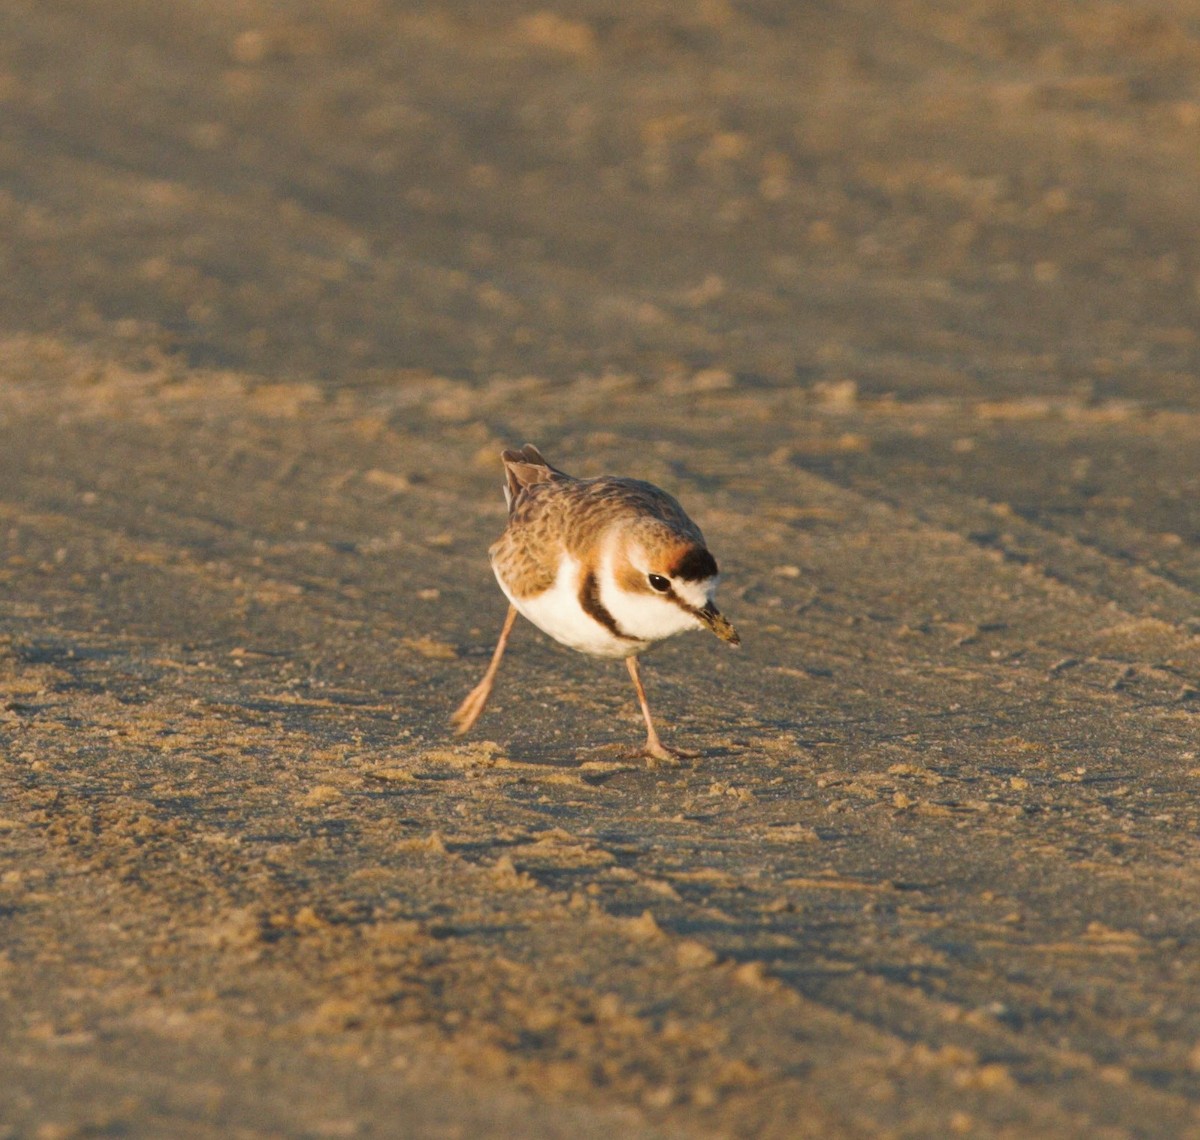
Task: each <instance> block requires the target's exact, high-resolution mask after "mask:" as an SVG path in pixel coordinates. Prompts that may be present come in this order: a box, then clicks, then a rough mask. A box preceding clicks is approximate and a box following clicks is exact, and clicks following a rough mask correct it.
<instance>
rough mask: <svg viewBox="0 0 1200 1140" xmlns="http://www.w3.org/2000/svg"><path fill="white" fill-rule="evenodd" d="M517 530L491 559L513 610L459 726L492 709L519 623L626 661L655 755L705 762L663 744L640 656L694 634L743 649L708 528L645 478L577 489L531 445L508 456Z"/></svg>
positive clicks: (594, 482)
mask: <svg viewBox="0 0 1200 1140" xmlns="http://www.w3.org/2000/svg"><path fill="white" fill-rule="evenodd" d="M501 459H502V460H503V462H504V472H505V476H506V482H505V486H504V497H505V499H506V500H507V501H508V525H507V526H506V527H505V529H504V533H503V534H502V535H501V536H500V539H499V540H498V541H497V542H495V543H493V544H492V546H491V548H490V549H489V551H488V555H489V557H490V558H491V560H492V570H493V571H494V572H495V575H496V581H497V582H499V583H500V589H502V590H503V591H504V593H505V595H506V597H507V598H508V600H509V603H510V604H509V607H508V615H507V616H506V617H505V619H504V628H503V629H501V631H500V640H499V641H498V642H497V644H496V651H495V653H493V654H492V661H491V664H490V665H489V666H488V668H487V672H486V673H484V675H483V679H482V680H481V681H480V682H479V684H478V685H476V686H475V688H474V689H472V690H471V692H470V693H468V694H467V698H466V700H464V701H463V703H462V704H461V705H459V707H458V709H457V710H456V711H455V713H454V715H453V717H451V720H452V722H453V723H454V726H455V729H456V731H457V732H458V733H459V734H460V735H461V734H462V733H464V732H466V731H467V730H468V729H469V728H470V727H471V726H472V725H473V724H474V723H475V722H476V721H477V720H478V719H479V716H480V714H481V713H482V712H483V710H484V706H485V705H486V704H487V701H488V697H489V696H490V695H491V692H492V685H493V684H494V683H495V680H496V672H497V670H498V669H499V668H500V659H501V658H502V657H503V656H504V647H505V646H506V645H507V644H508V637H509V634H510V633H511V632H512V627H513V623H514V622H515V621H516V618H517V614H518V613H519V614H522V615H524V616H525V617H527V618H528V619H529V620H530V621H531V622H533V624H534V625H536V626H537V627H538V629H540V630H541V631H542V632H543V633H548V634H549V635H550V636H551V637H552V638H554V640H555V641H560V642H562V644H563V645H568V646H570V647H571V648H572V649H577V650H579V652H580V653H590V654H592V655H593V656H596V657H624V658H625V664H626V665H627V666H628V668H629V676H630V677H631V678H632V679H633V686H634V688H635V689H636V690H637V697H638V703H639V704H640V705H641V707H642V716H643V717H645V719H646V749H645V750H646V753H647V754H648V755H649V756H651V757H654V758H655V759H658V760H668V759H671V758H672V757H674V756H686V755H695V753H685V752H682V751H680V750H677V749H670V748H667V747H666V745H664V744H663V742H662V741H661V740H659V738H658V733H657V732H656V731H655V729H654V722H653V721H652V720H651V719H650V706H649V705H648V704H647V703H646V690H645V689H644V688H643V687H642V678H641V674H640V673H639V671H638V654H640V653H643V652H645V651H646V650H647V649H649V648H650V647H651V646H652V645H654V644H655V643H656V642H659V641H663V640H664V639H666V638H668V637H673V636H674V635H675V634H677V633H682V632H683V631H684V630H688V629H710V630H712V632H713V633H715V634H716V635H717V636H718V637H719V638H720V639H721V640H722V641H727V642H729V644H730V645H737V644H739V642H740V639H739V637H738V635H737V631H736V630H735V629H734V628H733V626H732V625H730V624H729V622H728V621H727V620H726V619H725V618H724V617H723V616H722V615H721V613H720V611H719V610H718V609H717V607H716V606H715V605H713V594H714V593H715V592H716V589H717V580H718V574H717V563H716V560H715V559H714V558H713V556H712V555H711V554H710V553H709V552H708V547H706V546H705V545H704V536H703V535H702V534H701V533H700V528H699V527H698V526H696V524H695V523H694V522H692V520H691V519H689V518H688V517H687V515H686V514H685V513H684V510H683V508H682V507H681V506H680V505H679V504H678V503H677V502H676V501H675V500H674V499H673V498H672V497H671V496H670V495H668V494H667V493H666V491H661V490H659V488H657V487H655V486H654V485H653V484H651V483H643V482H642V481H641V480H639V479H618V478H616V477H614V476H611V475H603V476H601V477H600V478H598V479H576V478H574V477H573V476H571V475H567V474H565V473H564V472H562V471H559V470H558V469H557V468H554V467H551V466H550V464H549V463H547V462H546V461H545V459H543V458H542V455H541V452H539V451H538V449H537V448H536V447H534V446H533V445H532V444H529V443H527V444H526V445H525V446H524V447H523V448H521V450H520V451H505V452H504V453H503V454H502V455H501Z"/></svg>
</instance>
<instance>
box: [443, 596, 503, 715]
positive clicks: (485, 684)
mask: <svg viewBox="0 0 1200 1140" xmlns="http://www.w3.org/2000/svg"><path fill="white" fill-rule="evenodd" d="M516 620H517V607H516V606H511V605H510V606H509V607H508V614H507V615H506V616H505V618H504V628H503V629H501V630H500V640H499V641H497V642H496V651H495V652H494V653H493V654H492V661H491V664H490V665H488V667H487V672H486V673H484V675H483V678H482V680H480V682H479V684H478V685H476V686H475V688H473V689H472V690H471V691H470V692H469V693H468V694H467V695H466V698H465V699H464V700H463V703H462V704H461V705H459V706H458V708H457V709H455V710H454V714H453V715H452V716H451V717H450V722H451V723H452V724H453V725H454V733H455V735H456V736H462V734H463V733H464V732H467V731H469V730H470V728H471V726H472V725H473V724H474V723H475V722H476V721H477V720H478V719H479V717H480V715H481V714H482V713H483V710H484V709H485V708H486V707H487V703H488V697H490V696H491V695H492V685H493V684H495V681H496V673H497V671H498V670H499V668H500V658H501V657H503V656H504V647H505V646H506V645H507V644H508V635H509V634H510V633H512V627H513V622H515V621H516Z"/></svg>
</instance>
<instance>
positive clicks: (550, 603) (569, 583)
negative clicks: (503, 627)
mask: <svg viewBox="0 0 1200 1140" xmlns="http://www.w3.org/2000/svg"><path fill="white" fill-rule="evenodd" d="M603 578H604V576H602V577H601V594H600V596H601V598H602V599H604V597H605V594H604V586H603ZM581 579H582V567H581V566H580V564H579V563H578V562H577V561H576V560H575V559H574V558H572V557H571V556H570V555H569V554H564V555H563V558H562V561H561V562H560V563H559V564H558V573H557V574H556V575H555V578H554V585H553V586H551V587H550V589H548V590H545V591H543V592H542V593H540V594H538V595H537V596H536V597H532V598H518V597H514V596H513V595H512V594H511V593H510V592H509V590H508V587H507V586H506V585H505V584H504V582H503V581H502V580H501V578H500V576H499V575H498V574H497V575H496V581H497V582H499V583H500V589H502V590H503V591H504V593H505V595H506V596H507V598H508V600H509V601H510V602H512V604H513V605H514V606H516V607H517V612H518V613H520V614H521V615H522V616H523V617H526V618H528V619H529V620H530V621H531V622H533V624H534V625H536V626H537V627H538V629H540V630H541V631H542V632H543V633H547V634H549V635H550V636H551V637H552V638H554V640H555V641H559V642H561V643H562V644H563V645H567V646H569V647H570V648H571V649H576V650H578V651H579V652H580V653H590V654H592V655H593V656H596V657H628V656H630V654H633V653H640V652H641V651H642V650H643V649H646V648H647V647H648V645H649V644H650V642H651V641H653V640H657V639H656V638H648V639H646V640H644V641H643V640H638V641H630V640H628V639H627V638H623V637H616V636H615V635H614V634H612V633H611V632H610V631H609V630H608V629H606V628H605V627H604V626H603V625H602V624H601V623H600V622H598V621H597V620H596V619H595V618H593V617H592V616H591V615H590V614H589V613H587V611H586V610H584V608H583V606H581V605H580V604H579V586H580V581H581ZM610 612H612V613H613V616H614V617H616V618H617V621H618V623H620V621H621V619H620V617H619V616H618V615H617V614H616V613H615V611H613V610H612V609H611V607H610ZM681 616H685V615H682V613H681ZM620 628H621V629H625V626H624V625H620ZM628 632H629V633H636V632H638V631H637V630H634V629H629V630H628Z"/></svg>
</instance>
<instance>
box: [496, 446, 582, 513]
mask: <svg viewBox="0 0 1200 1140" xmlns="http://www.w3.org/2000/svg"><path fill="white" fill-rule="evenodd" d="M500 458H501V460H502V461H503V463H504V478H505V483H504V499H505V501H506V502H507V503H508V509H509V510H512V506H513V503H515V502H516V501H517V496H518V495H519V494H520V493H521V492H522V491H523V490H525V488H526V487H532V486H534V485H535V484H537V483H552V482H554V480H555V479H569V478H570V476H569V475H568V474H567V473H566V472H565V471H560V470H559V469H558V468H557V467H551V466H550V464H549V463H547V462H546V460H545V459H543V458H542V453H541V452H540V451H538V449H537V448H536V447H534V446H533V444H532V443H527V444H526V445H525V446H524V447H522V448H521V449H520V450H519V451H513V450H508V451H504V452H502V453H501V455H500Z"/></svg>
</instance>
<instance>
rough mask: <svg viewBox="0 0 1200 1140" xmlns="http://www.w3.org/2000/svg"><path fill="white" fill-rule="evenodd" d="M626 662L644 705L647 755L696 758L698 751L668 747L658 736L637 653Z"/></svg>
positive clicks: (639, 702) (641, 702)
mask: <svg viewBox="0 0 1200 1140" xmlns="http://www.w3.org/2000/svg"><path fill="white" fill-rule="evenodd" d="M625 664H626V666H627V667H628V669H629V676H630V677H631V678H632V679H633V687H634V688H635V689H636V690H637V698H638V704H640V705H641V706H642V716H643V717H644V718H645V721H646V747H645V749H644V751H645V753H646V755H647V756H649V757H651V758H652V759H654V760H664V761H668V762H669V761H672V760H678V759H680V758H681V757H684V758H688V759H691V758H694V757H696V756H698V755H699V753H698V752H687V751H684V750H683V749H682V748H668V747H667V746H666V745H665V744H663V742H662V741H661V740H659V738H658V732H657V731H656V730H655V728H654V721H652V720H651V719H650V704H649V702H648V701H647V700H646V690H645V688H644V687H643V685H642V674H641V670H640V669H639V668H638V659H637V654H631V655H630V656H629V657H626V658H625Z"/></svg>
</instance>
